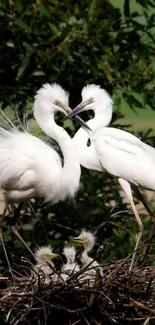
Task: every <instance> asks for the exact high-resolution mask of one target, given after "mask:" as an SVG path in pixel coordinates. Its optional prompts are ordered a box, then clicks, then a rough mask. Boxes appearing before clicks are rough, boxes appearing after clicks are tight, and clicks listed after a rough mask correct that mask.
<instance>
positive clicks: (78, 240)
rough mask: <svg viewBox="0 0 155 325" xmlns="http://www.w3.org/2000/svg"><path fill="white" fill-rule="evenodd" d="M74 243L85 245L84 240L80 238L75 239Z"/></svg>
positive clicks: (73, 239)
mask: <svg viewBox="0 0 155 325" xmlns="http://www.w3.org/2000/svg"><path fill="white" fill-rule="evenodd" d="M72 241H74V242H76V243H79V244H83V242H84V240H83V239H81V238H80V237H73V238H72Z"/></svg>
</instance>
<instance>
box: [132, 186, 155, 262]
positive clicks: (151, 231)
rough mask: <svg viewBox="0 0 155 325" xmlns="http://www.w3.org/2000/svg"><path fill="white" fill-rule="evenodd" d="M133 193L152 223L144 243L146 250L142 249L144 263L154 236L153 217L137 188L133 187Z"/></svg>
mask: <svg viewBox="0 0 155 325" xmlns="http://www.w3.org/2000/svg"><path fill="white" fill-rule="evenodd" d="M135 192H136V193H137V196H138V197H139V200H140V201H141V202H142V204H143V205H144V207H145V209H146V211H147V212H148V214H149V216H150V217H151V221H152V225H151V230H150V233H149V237H148V238H147V239H146V241H145V244H147V245H146V248H145V249H144V257H143V261H145V260H146V259H147V257H148V254H149V250H150V244H151V241H152V238H153V236H154V234H155V215H154V213H153V212H152V210H151V209H150V207H149V206H148V204H147V203H146V201H145V199H144V197H143V196H142V194H141V192H140V191H139V189H138V188H137V187H135Z"/></svg>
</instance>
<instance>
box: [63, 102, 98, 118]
mask: <svg viewBox="0 0 155 325" xmlns="http://www.w3.org/2000/svg"><path fill="white" fill-rule="evenodd" d="M93 103H95V101H94V99H93V98H89V99H86V100H83V101H82V102H81V103H80V104H79V105H78V106H76V107H75V108H74V109H73V110H72V111H71V112H70V113H69V114H68V115H67V116H66V117H65V118H64V120H67V119H68V118H72V117H75V115H77V114H78V113H81V112H82V111H84V110H86V106H88V105H90V104H93Z"/></svg>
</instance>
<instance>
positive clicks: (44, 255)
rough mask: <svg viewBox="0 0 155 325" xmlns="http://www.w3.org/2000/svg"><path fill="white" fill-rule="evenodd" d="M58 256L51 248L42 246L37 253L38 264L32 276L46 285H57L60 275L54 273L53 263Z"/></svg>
mask: <svg viewBox="0 0 155 325" xmlns="http://www.w3.org/2000/svg"><path fill="white" fill-rule="evenodd" d="M57 256H58V254H55V253H53V251H52V247H51V246H42V247H40V248H39V249H37V250H36V252H35V257H36V261H37V264H36V265H35V266H34V272H33V274H32V276H34V277H35V279H36V278H37V280H38V281H41V282H42V283H43V284H44V285H48V284H49V283H50V282H52V283H56V282H57V281H58V275H57V274H56V273H55V271H54V264H53V263H52V262H51V260H53V259H54V258H56V257H57Z"/></svg>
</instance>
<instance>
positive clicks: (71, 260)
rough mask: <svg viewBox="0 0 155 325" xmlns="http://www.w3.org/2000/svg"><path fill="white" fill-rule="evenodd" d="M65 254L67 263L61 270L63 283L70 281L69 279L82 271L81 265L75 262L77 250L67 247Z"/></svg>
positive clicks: (64, 250)
mask: <svg viewBox="0 0 155 325" xmlns="http://www.w3.org/2000/svg"><path fill="white" fill-rule="evenodd" d="M63 254H64V255H65V257H66V260H67V263H65V264H64V265H63V266H62V268H61V278H62V279H63V281H66V280H67V279H69V277H70V276H71V275H72V274H74V273H76V272H78V271H79V270H80V267H79V265H78V264H77V263H76V262H75V257H76V250H75V247H73V246H66V247H64V249H63Z"/></svg>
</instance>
